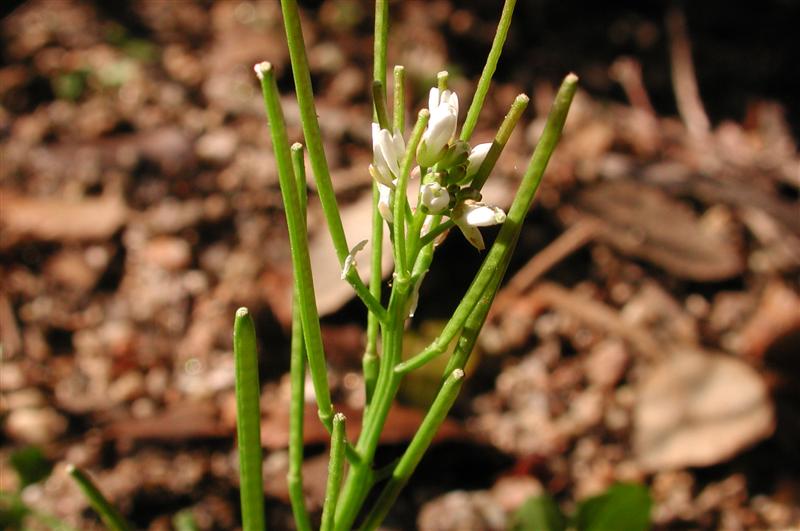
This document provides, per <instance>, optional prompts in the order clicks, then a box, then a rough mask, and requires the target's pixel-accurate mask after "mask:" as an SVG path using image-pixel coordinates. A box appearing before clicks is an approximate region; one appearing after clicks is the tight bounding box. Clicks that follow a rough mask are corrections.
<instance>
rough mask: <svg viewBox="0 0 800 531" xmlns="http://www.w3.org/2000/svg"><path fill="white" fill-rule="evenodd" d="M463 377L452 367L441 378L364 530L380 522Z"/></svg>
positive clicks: (427, 443) (443, 416) (435, 428)
mask: <svg viewBox="0 0 800 531" xmlns="http://www.w3.org/2000/svg"><path fill="white" fill-rule="evenodd" d="M463 379H464V371H463V370H461V369H456V370H454V371H452V372H451V373H450V375H449V376H448V378H447V380H445V382H444V385H442V387H441V389H440V390H439V393H438V394H437V395H436V399H435V400H434V401H433V404H432V405H431V408H430V409H429V410H428V412H427V413H426V415H425V418H424V419H423V420H422V424H421V425H420V427H419V430H418V431H417V433H416V435H414V438H413V439H412V440H411V443H409V445H408V448H406V451H405V452H404V453H403V456H402V457H401V458H400V462H399V463H397V466H396V467H395V469H394V471H393V472H392V476H391V478H389V481H388V482H387V484H386V485H385V486H384V488H383V491H382V492H381V495H380V497H379V498H378V501H377V502H376V503H375V505H374V507H373V508H372V510H371V511H370V512H369V514H368V515H367V517H366V519H365V521H364V523H363V524H362V526H361V529H362V530H364V531H368V530H372V529H375V528H377V527H378V526H379V525H380V524H381V522H383V519H384V518H386V515H387V514H388V512H389V509H390V508H391V507H392V505H393V504H394V502H395V500H396V499H397V496H398V494H400V491H401V490H402V489H403V487H404V486H405V485H406V483H407V482H408V479H409V478H410V477H411V474H412V473H413V472H414V470H415V469H416V468H417V465H418V464H419V462H420V460H421V459H422V456H423V454H424V453H425V451H426V450H427V449H428V447H429V446H430V444H431V441H433V437H434V436H435V435H436V432H437V431H438V430H439V427H440V426H441V425H442V422H444V419H445V418H446V417H447V413H448V412H449V411H450V408H451V407H453V403H454V402H455V400H456V397H457V396H458V392H459V391H460V389H461V383H462V382H463Z"/></svg>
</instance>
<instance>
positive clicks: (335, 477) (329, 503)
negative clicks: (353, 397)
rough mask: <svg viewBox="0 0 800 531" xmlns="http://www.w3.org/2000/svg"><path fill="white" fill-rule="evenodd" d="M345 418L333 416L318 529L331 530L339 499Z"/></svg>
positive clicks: (341, 415)
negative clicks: (328, 459)
mask: <svg viewBox="0 0 800 531" xmlns="http://www.w3.org/2000/svg"><path fill="white" fill-rule="evenodd" d="M344 423H345V418H344V415H343V414H341V413H337V414H336V415H335V416H334V417H333V434H332V435H331V456H330V461H329V462H328V484H327V487H326V489H325V503H324V504H323V506H322V524H321V525H320V531H332V530H333V529H334V527H333V520H334V516H335V515H336V504H337V503H338V501H339V491H340V486H341V483H342V472H343V470H344V449H345V446H346V441H345V430H344V427H345V426H344Z"/></svg>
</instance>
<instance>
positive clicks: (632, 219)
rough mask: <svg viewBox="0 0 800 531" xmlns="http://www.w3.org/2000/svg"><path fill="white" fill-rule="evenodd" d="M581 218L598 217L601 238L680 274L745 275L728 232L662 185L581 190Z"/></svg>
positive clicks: (718, 277)
mask: <svg viewBox="0 0 800 531" xmlns="http://www.w3.org/2000/svg"><path fill="white" fill-rule="evenodd" d="M575 206H576V207H577V209H578V210H579V211H580V215H579V216H578V218H579V219H581V218H585V217H588V218H590V219H594V220H597V221H598V222H599V225H600V228H599V229H598V238H600V239H601V240H603V241H605V242H607V243H608V244H610V245H612V246H614V247H615V248H616V249H618V250H619V251H620V252H622V253H625V254H629V255H632V256H635V257H639V258H643V259H645V260H648V261H650V262H652V263H654V264H656V265H658V266H660V267H662V268H664V269H665V270H667V271H669V272H670V273H672V274H674V275H675V276H678V277H680V278H687V279H691V280H697V281H716V280H723V279H726V278H730V277H733V276H736V275H738V274H740V273H741V272H742V270H743V268H744V263H743V261H742V258H741V257H740V255H739V252H738V250H737V248H736V246H735V245H734V244H733V243H732V242H731V241H730V240H729V239H728V238H726V237H725V235H724V234H720V232H718V231H716V230H713V229H712V228H710V227H709V226H707V225H706V224H703V223H701V222H700V220H699V219H698V217H697V216H696V215H695V214H694V212H692V211H691V210H690V209H689V208H688V206H687V205H686V204H684V203H682V202H680V201H676V200H674V199H672V198H671V197H669V196H668V195H666V194H664V193H662V192H661V191H659V190H658V189H655V188H653V187H650V186H645V185H641V184H638V183H633V182H622V181H620V182H608V183H603V184H600V185H597V186H593V187H591V188H589V189H587V190H584V191H583V192H581V193H580V194H579V195H578V197H577V198H576V200H575Z"/></svg>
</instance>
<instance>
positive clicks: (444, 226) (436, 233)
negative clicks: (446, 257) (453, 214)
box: [419, 219, 456, 249]
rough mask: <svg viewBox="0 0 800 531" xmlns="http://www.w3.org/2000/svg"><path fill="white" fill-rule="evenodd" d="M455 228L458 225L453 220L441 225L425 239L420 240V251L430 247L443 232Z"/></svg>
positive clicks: (432, 230)
mask: <svg viewBox="0 0 800 531" xmlns="http://www.w3.org/2000/svg"><path fill="white" fill-rule="evenodd" d="M455 226H456V224H455V223H453V220H452V219H448V220H447V221H445V222H444V223H440V224H439V225H436V226H435V227H433V228H432V229H431V230H430V231H429V232H428V233H427V234H426V235H425V236H423V237H421V238H420V239H419V247H420V249H422V248H424V247H425V246H427V245H430V244H431V243H433V241H434V240H435V239H436V238H438V237H439V236H440V235H441V234H442V233H443V232H446V231H448V230H450V229H452V228H453V227H455Z"/></svg>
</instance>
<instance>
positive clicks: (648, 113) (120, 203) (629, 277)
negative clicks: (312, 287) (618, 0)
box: [0, 0, 800, 531]
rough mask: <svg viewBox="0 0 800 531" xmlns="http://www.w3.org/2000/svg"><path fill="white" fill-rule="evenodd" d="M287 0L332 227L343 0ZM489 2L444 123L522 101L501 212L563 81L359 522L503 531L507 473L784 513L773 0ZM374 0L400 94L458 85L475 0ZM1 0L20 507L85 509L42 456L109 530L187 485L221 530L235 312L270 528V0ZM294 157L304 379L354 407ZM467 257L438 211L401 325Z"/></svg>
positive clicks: (273, 452) (689, 508)
mask: <svg viewBox="0 0 800 531" xmlns="http://www.w3.org/2000/svg"><path fill="white" fill-rule="evenodd" d="M301 3H302V4H303V6H304V11H303V15H304V31H305V36H306V40H307V46H308V50H309V60H310V64H311V69H312V75H313V81H314V84H315V90H316V94H317V95H318V97H319V99H318V103H317V105H318V106H317V109H318V113H319V118H320V123H321V127H322V131H323V136H324V140H325V144H326V149H327V153H328V157H329V162H330V165H331V168H332V173H333V181H334V186H335V188H336V191H337V194H338V195H339V197H340V198H341V201H342V204H343V207H342V213H343V217H344V218H345V220H346V221H345V227H346V229H347V230H348V231H349V232H348V238H349V240H350V241H351V242H355V241H358V240H360V239H362V238H361V237H357V234H358V231H359V230H361V231H363V227H364V226H365V225H368V223H367V222H365V219H369V218H368V216H369V213H368V210H367V208H368V206H369V201H370V199H369V193H370V192H369V190H370V176H369V174H368V172H367V171H366V168H367V165H368V164H369V162H370V158H371V144H370V128H369V121H370V115H371V110H370V100H369V94H368V86H369V82H370V79H371V71H372V63H371V50H372V37H371V35H372V15H371V10H372V6H371V5H370V4H369V3H368V2H365V1H360V0H318V1H313V2H301ZM519 4H520V5H519V6H518V9H517V13H516V18H515V22H514V23H513V25H512V31H511V34H510V36H509V41H508V43H507V47H506V54H505V55H504V56H503V59H502V60H501V63H500V67H499V68H498V71H497V77H496V81H495V83H494V84H493V86H492V90H491V93H490V98H489V100H488V102H487V106H486V109H485V111H484V113H483V115H482V116H481V121H480V123H479V126H478V129H477V130H476V134H475V139H476V140H478V141H486V140H489V139H491V138H492V137H493V131H494V129H495V128H496V127H497V125H498V124H499V123H500V121H501V119H502V117H503V115H504V114H505V112H506V110H507V109H508V107H509V105H510V103H511V102H512V101H513V99H514V97H515V96H516V95H517V94H519V93H520V92H525V93H527V94H529V95H530V96H531V100H532V101H531V105H530V109H529V110H528V112H527V113H526V115H525V117H524V118H523V120H522V123H521V124H520V126H519V128H518V131H517V132H516V133H515V135H514V136H513V137H512V139H511V141H510V143H509V145H508V147H507V148H506V151H505V152H504V154H503V156H502V157H501V159H500V161H499V163H498V166H497V169H496V171H495V173H494V174H493V176H492V177H491V179H490V181H489V183H488V184H487V187H486V191H485V193H486V196H487V198H490V199H491V202H493V203H495V204H499V205H500V206H504V207H508V205H510V202H511V199H512V197H513V193H514V189H515V187H516V185H517V184H518V183H519V178H520V175H521V173H522V171H523V170H524V168H525V166H526V164H527V160H528V157H529V156H530V153H531V151H532V146H533V145H534V144H535V141H536V139H537V137H538V134H539V132H540V131H541V128H542V125H543V119H544V116H545V115H546V112H547V110H548V108H549V105H550V102H551V101H552V97H553V95H554V92H555V87H556V86H557V85H556V84H557V83H558V81H559V79H560V78H561V77H563V75H564V74H566V73H567V72H568V71H570V70H574V71H575V72H576V73H578V74H579V75H580V77H581V87H582V88H581V91H580V92H579V93H578V95H577V97H576V100H575V103H574V105H573V109H572V110H571V113H570V117H569V120H568V122H567V126H566V130H565V134H564V137H563V139H562V142H561V144H560V146H559V148H558V150H557V152H556V154H555V156H554V157H553V160H552V161H551V164H550V167H549V169H548V172H547V174H546V177H545V181H544V183H543V185H542V188H541V190H540V192H539V196H538V199H537V202H536V205H535V207H534V208H533V210H532V212H531V214H530V216H529V219H528V221H527V223H526V227H525V230H524V231H523V234H522V237H521V240H520V246H519V249H518V251H517V253H516V255H515V260H514V262H513V263H512V265H511V270H510V273H509V276H508V279H507V281H506V282H505V284H504V288H503V289H502V291H501V293H500V295H499V297H498V300H497V301H496V303H495V306H494V307H493V310H492V315H491V318H490V321H489V322H488V323H487V326H486V328H485V330H484V331H483V333H482V335H481V339H480V346H479V349H478V352H476V354H475V359H476V362H475V363H474V364H473V365H472V366H471V369H470V374H469V375H468V376H469V380H468V382H467V385H465V388H464V390H463V392H462V396H461V397H460V399H459V401H458V403H457V405H456V407H455V409H454V411H453V414H452V415H451V418H450V419H449V420H448V422H447V423H446V424H445V426H444V427H443V429H442V431H441V433H440V434H439V437H438V441H437V443H436V445H435V446H434V447H433V448H432V449H431V451H430V453H429V454H428V456H427V457H426V458H425V459H424V460H423V462H422V463H421V465H420V468H419V470H418V472H417V473H416V475H415V476H414V478H413V479H412V481H411V483H410V484H409V486H408V488H407V489H406V491H405V492H404V494H403V495H402V496H401V499H400V500H399V502H398V505H397V507H396V509H395V510H394V511H393V512H392V513H391V514H390V516H389V519H388V520H387V522H386V524H385V528H386V529H398V530H400V529H422V530H426V531H434V530H436V531H440V530H441V531H444V530H466V529H475V530H480V529H503V528H504V527H505V526H506V525H507V524H508V522H509V515H510V514H512V513H513V512H514V511H515V510H516V508H518V507H519V506H520V504H521V503H522V502H523V501H524V500H525V499H527V498H528V497H529V496H531V495H534V494H538V493H541V492H544V491H547V492H549V493H551V494H552V495H553V496H555V497H556V499H557V500H558V502H559V503H560V504H562V506H563V507H564V508H565V509H569V508H571V507H573V506H574V505H575V502H576V501H577V500H580V499H582V498H585V497H587V496H590V495H592V494H596V493H598V492H601V491H603V490H604V489H605V488H607V487H608V486H609V485H610V484H612V483H613V482H614V481H635V482H642V483H645V484H646V485H648V487H649V488H650V492H651V495H652V497H653V499H654V508H653V514H652V517H653V522H654V527H655V528H656V529H663V530H666V529H730V530H738V529H792V528H794V529H797V526H800V452H798V448H800V444H798V442H799V441H800V358H798V353H800V276H799V275H798V273H800V157H798V151H797V136H798V131H800V98H799V97H798V94H800V75H798V71H797V64H796V57H794V58H793V57H792V55H791V53H790V52H789V50H790V49H792V42H793V41H794V40H796V27H795V26H796V22H797V20H800V9H798V5H797V4H795V3H792V2H785V1H779V0H773V1H769V2H763V3H761V4H759V6H758V8H757V9H756V7H753V6H751V7H750V8H744V7H731V6H730V5H728V4H727V3H723V2H718V1H713V2H702V3H692V4H690V5H688V6H687V7H686V9H682V8H681V7H680V6H679V4H669V3H666V2H663V3H648V4H647V6H641V5H639V4H640V3H638V2H627V3H623V5H622V7H619V8H616V9H607V8H605V7H604V6H601V5H599V4H598V5H595V6H594V7H589V8H587V7H586V6H584V5H583V4H582V3H577V2H553V1H547V0H535V1H530V2H529V1H523V2H519ZM391 9H392V28H391V32H390V49H389V63H390V65H393V64H403V65H405V66H406V68H407V75H408V86H407V88H408V92H407V95H406V97H407V101H408V102H409V103H410V104H412V105H413V107H411V108H410V109H409V112H412V111H414V112H415V111H416V109H418V108H419V107H420V106H421V105H423V102H424V101H426V92H427V90H428V88H429V87H430V85H431V83H432V80H434V79H435V74H436V72H438V71H439V70H442V69H448V70H449V71H450V73H451V85H452V86H453V87H454V89H455V90H456V91H457V93H458V94H459V96H460V97H461V99H462V100H461V101H462V102H463V103H462V109H466V107H467V102H468V101H469V94H470V91H471V90H472V88H473V87H474V83H475V81H476V80H477V77H478V76H479V74H480V70H481V68H482V64H483V63H482V62H483V60H484V58H485V55H486V53H487V52H488V48H489V45H490V43H491V39H492V36H493V32H494V27H495V24H496V20H497V18H498V17H499V11H500V7H499V3H498V2H491V1H487V0H470V1H467V2H451V1H449V0H436V1H431V2H422V1H396V2H391ZM0 10H2V13H3V17H2V20H1V21H0V32H1V33H2V66H0V343H1V344H2V354H0V356H2V358H1V361H2V365H1V366H0V392H2V401H0V423H2V431H1V433H0V445H2V446H1V447H0V490H13V489H14V488H15V477H14V474H13V473H12V471H11V468H10V464H9V462H8V457H9V455H10V454H11V452H12V451H13V450H15V449H18V448H21V447H25V446H29V445H35V446H38V447H40V448H42V449H43V450H44V451H45V453H46V455H47V457H48V458H49V459H50V460H51V461H52V462H53V463H54V464H55V468H54V472H53V473H52V475H51V476H50V477H49V478H48V479H47V480H46V481H44V482H42V483H40V484H37V485H33V486H31V487H28V488H27V489H26V490H25V491H24V499H25V501H26V502H27V503H29V504H30V505H32V506H34V507H36V508H38V509H40V510H43V511H47V512H49V513H52V514H54V515H58V516H60V517H63V518H64V519H65V520H66V521H68V522H70V523H72V524H73V525H75V526H77V527H78V528H80V529H88V530H91V529H100V528H101V527H100V524H99V521H98V520H97V519H96V518H95V517H94V515H93V514H92V513H91V511H90V510H89V509H88V506H87V503H86V501H85V500H84V499H83V498H82V497H81V495H80V493H79V492H78V491H77V489H76V488H75V487H74V486H73V484H72V483H71V482H70V480H69V478H68V477H67V476H66V474H65V470H64V468H65V465H66V463H68V462H71V463H74V464H76V465H78V466H81V467H83V468H85V469H86V470H87V471H88V472H89V473H90V474H91V475H92V476H93V477H94V478H95V479H96V480H97V483H98V484H99V485H100V486H101V488H102V489H103V491H104V492H105V493H106V494H107V496H108V497H109V498H110V499H111V500H113V501H114V502H115V503H116V504H117V505H118V506H119V507H120V508H121V510H122V512H123V513H124V514H125V515H126V516H127V517H129V518H130V519H131V521H132V522H134V523H135V525H136V526H137V527H139V528H142V529H150V530H164V529H170V528H171V527H170V526H171V523H170V522H171V515H172V514H174V513H176V512H177V511H179V510H182V509H189V510H191V511H192V513H193V514H194V516H195V519H196V520H197V522H198V524H199V526H200V528H201V529H220V530H228V529H236V528H237V526H238V525H239V515H238V491H237V482H238V479H237V472H236V471H237V468H236V453H235V447H234V442H233V440H234V432H235V404H234V395H233V360H232V354H231V326H232V322H233V315H234V311H235V309H236V308H237V307H239V306H247V307H249V308H250V310H251V312H252V314H253V315H254V318H255V319H256V324H257V327H258V334H259V340H260V352H261V367H262V369H261V378H262V382H263V387H262V390H263V393H262V410H263V423H262V432H263V439H264V445H265V447H266V451H265V462H264V475H265V479H266V490H267V495H268V498H267V509H268V512H269V520H270V522H271V528H272V529H291V528H292V523H291V511H290V509H289V505H288V494H287V491H286V485H285V474H286V470H287V466H288V462H287V452H286V445H287V437H288V432H287V427H288V418H287V408H288V400H289V387H288V374H287V370H288V325H289V320H290V315H289V302H288V301H289V299H290V291H291V275H290V264H289V250H288V241H287V236H286V227H285V222H284V217H283V210H282V205H281V199H280V192H279V189H278V180H277V174H276V169H275V163H274V158H273V155H272V153H271V147H270V144H269V140H268V131H267V125H266V119H265V117H264V112H263V104H262V102H261V100H260V94H259V91H258V86H257V83H256V79H255V76H254V75H253V71H252V65H253V64H254V63H257V62H260V61H263V60H269V61H270V62H272V63H273V65H274V66H275V68H276V70H277V72H278V74H279V85H280V88H281V90H283V91H284V94H285V98H284V107H285V111H286V113H287V120H288V125H289V130H290V131H289V132H290V137H291V139H292V140H299V139H300V138H301V135H300V127H299V114H298V110H297V106H296V103H295V102H294V100H293V97H292V92H291V89H292V82H291V72H290V67H289V63H288V52H287V50H286V48H285V44H284V37H283V33H282V27H281V18H280V10H279V5H278V3H277V2H273V1H271V0H265V1H261V2H249V1H230V2H214V3H212V2H207V1H189V0H185V1H184V0H182V1H175V2H167V1H146V0H133V1H131V2H119V3H117V2H113V3H112V2H88V1H86V2H84V1H79V0H31V1H27V2H21V3H20V2H17V3H10V4H8V5H6V4H4V5H3V6H2V7H0ZM462 113H463V111H462ZM462 118H463V117H462ZM309 184H310V186H311V192H310V194H311V204H310V206H309V208H310V212H309V217H310V226H311V235H312V256H313V257H314V258H315V259H314V264H313V265H314V268H315V277H316V278H317V279H318V280H319V282H318V283H317V288H318V290H319V300H320V310H321V313H322V314H323V315H324V322H323V334H324V336H325V344H326V351H327V354H328V357H329V365H330V370H331V378H332V381H331V386H332V390H333V393H334V399H335V402H336V404H337V409H342V410H344V411H346V412H348V419H350V420H351V421H352V422H350V424H351V427H353V428H354V429H355V430H356V431H357V429H358V417H359V415H358V411H359V409H360V407H361V406H362V404H363V401H364V397H363V384H362V380H361V376H360V372H359V367H360V359H361V354H362V349H363V343H364V324H365V318H364V315H363V310H362V308H361V306H360V305H359V304H358V303H356V302H354V301H353V300H352V297H351V293H350V292H349V287H348V286H347V285H346V284H345V283H344V282H339V281H338V275H339V271H338V265H337V264H336V263H335V262H334V261H332V260H330V259H329V258H327V257H329V256H330V255H331V251H330V249H329V243H328V242H327V241H326V240H325V239H324V236H323V234H324V230H325V228H324V218H323V217H322V213H321V209H320V207H319V204H318V202H316V201H315V200H314V190H313V183H309ZM365 216H366V217H365ZM486 234H487V236H488V238H489V239H491V237H492V234H493V233H492V231H491V230H490V231H487V232H486ZM364 237H368V236H364ZM481 258H482V257H481V255H480V254H479V253H477V252H476V251H475V250H474V249H472V248H471V247H470V246H469V245H468V244H467V243H466V242H465V241H464V240H463V238H462V237H461V235H460V234H455V233H453V234H450V235H449V237H448V239H447V241H446V242H445V244H444V245H443V246H442V247H441V248H440V249H439V251H438V252H437V260H436V261H435V265H434V268H433V269H432V271H431V273H430V275H429V276H428V277H427V280H426V282H425V284H424V285H423V287H422V291H421V304H420V307H419V310H418V312H417V315H416V316H415V318H414V320H413V322H412V323H411V330H410V334H411V336H412V341H411V342H412V343H414V344H416V343H423V342H424V340H425V338H426V337H430V336H431V334H435V331H436V330H437V327H440V326H441V320H442V319H445V318H446V317H447V316H448V312H449V311H451V310H452V309H453V308H454V307H455V306H456V304H457V302H458V300H459V297H460V295H461V294H462V293H463V292H464V290H465V289H466V287H467V286H468V284H469V282H470V280H471V278H472V276H473V274H474V272H475V271H476V270H477V267H478V266H479V264H480V261H481ZM330 278H333V281H330V282H328V281H327V280H326V279H330ZM423 344H424V343H423ZM409 354H412V352H410V353H409ZM439 371H441V368H439V369H438V370H436V369H434V370H433V371H430V370H422V371H419V374H417V373H414V374H413V375H412V377H411V378H410V381H409V382H408V384H407V385H405V386H404V387H403V389H401V393H400V397H399V400H398V403H397V405H396V407H395V409H393V412H392V414H391V415H390V419H389V423H388V426H387V430H386V433H385V434H384V438H383V439H382V441H383V443H384V444H383V445H382V447H381V449H380V451H379V453H378V460H379V461H381V462H389V461H391V459H393V458H394V457H396V456H397V455H399V454H400V452H401V451H402V449H403V448H404V446H405V444H406V443H407V441H408V440H409V439H410V437H411V436H412V435H413V433H414V431H415V429H416V426H417V424H418V422H419V420H420V419H421V415H422V413H421V412H420V409H419V408H420V407H424V404H425V401H426V400H427V394H426V393H429V392H430V388H431V385H435V382H436V381H438V377H439ZM308 407H309V411H312V410H313V404H312V403H309V404H308ZM315 417H316V416H315V415H307V418H308V419H309V420H308V422H307V424H308V425H307V429H306V440H307V452H308V459H307V463H306V465H305V476H306V482H307V490H308V500H309V505H310V506H311V507H312V508H314V509H315V510H317V512H318V511H319V508H320V507H321V503H322V497H323V494H324V486H325V479H326V466H327V451H326V446H325V444H326V441H327V436H326V435H325V433H324V430H323V428H322V427H321V426H320V425H318V423H317V421H316V418H315ZM793 526H795V527H793Z"/></svg>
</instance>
